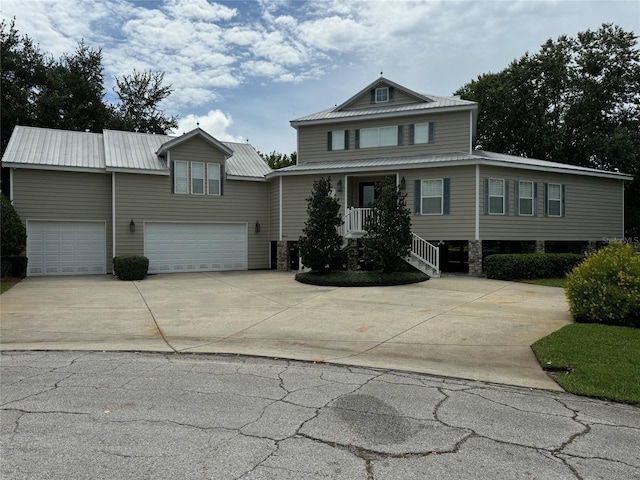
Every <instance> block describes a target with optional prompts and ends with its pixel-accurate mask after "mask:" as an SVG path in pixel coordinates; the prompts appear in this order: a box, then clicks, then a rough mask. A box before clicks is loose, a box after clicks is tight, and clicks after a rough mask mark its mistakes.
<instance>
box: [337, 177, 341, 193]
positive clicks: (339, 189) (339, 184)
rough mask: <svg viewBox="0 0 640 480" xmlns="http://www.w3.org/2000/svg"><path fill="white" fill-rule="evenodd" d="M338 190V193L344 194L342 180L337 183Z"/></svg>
mask: <svg viewBox="0 0 640 480" xmlns="http://www.w3.org/2000/svg"><path fill="white" fill-rule="evenodd" d="M336 190H337V191H338V193H342V180H338V183H336Z"/></svg>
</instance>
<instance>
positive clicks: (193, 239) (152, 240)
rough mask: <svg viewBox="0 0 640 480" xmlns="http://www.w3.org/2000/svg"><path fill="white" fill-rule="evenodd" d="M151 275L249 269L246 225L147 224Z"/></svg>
mask: <svg viewBox="0 0 640 480" xmlns="http://www.w3.org/2000/svg"><path fill="white" fill-rule="evenodd" d="M144 254H145V256H146V257H147V258H148V259H149V273H172V272H215V271H218V270H246V269H247V226H246V224H222V223H218V224H198V223H151V222H147V223H145V224H144Z"/></svg>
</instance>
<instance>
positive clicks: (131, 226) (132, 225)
mask: <svg viewBox="0 0 640 480" xmlns="http://www.w3.org/2000/svg"><path fill="white" fill-rule="evenodd" d="M129 231H130V232H131V233H135V231H136V222H134V221H133V218H132V219H131V221H130V222H129Z"/></svg>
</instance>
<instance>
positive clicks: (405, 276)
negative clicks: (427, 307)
mask: <svg viewBox="0 0 640 480" xmlns="http://www.w3.org/2000/svg"><path fill="white" fill-rule="evenodd" d="M296 280H297V281H298V282H300V283H306V284H309V285H320V286H325V287H386V286H392V285H408V284H411V283H418V282H424V281H426V280H429V276H428V275H425V274H424V273H422V272H393V273H382V272H362V271H360V272H349V271H347V272H330V273H318V272H304V273H297V274H296Z"/></svg>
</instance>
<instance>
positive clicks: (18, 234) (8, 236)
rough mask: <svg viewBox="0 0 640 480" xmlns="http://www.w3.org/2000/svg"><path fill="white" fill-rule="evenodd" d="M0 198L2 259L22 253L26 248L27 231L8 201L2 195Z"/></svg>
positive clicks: (0, 252)
mask: <svg viewBox="0 0 640 480" xmlns="http://www.w3.org/2000/svg"><path fill="white" fill-rule="evenodd" d="M1 197H2V205H1V210H2V211H1V213H0V216H1V217H2V220H1V229H2V231H1V232H0V255H1V256H2V257H3V258H4V257H9V256H13V255H20V254H21V253H22V252H23V251H24V249H25V248H26V246H27V229H26V228H25V226H24V225H23V223H22V221H21V220H20V216H19V215H18V213H17V212H16V209H15V208H13V205H12V204H11V202H10V201H9V199H8V198H7V197H5V196H4V195H2V196H1Z"/></svg>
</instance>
